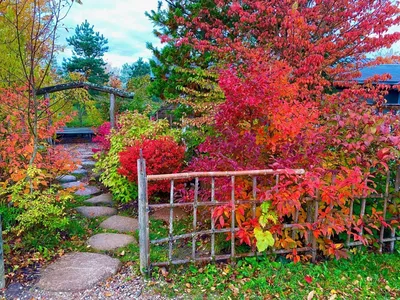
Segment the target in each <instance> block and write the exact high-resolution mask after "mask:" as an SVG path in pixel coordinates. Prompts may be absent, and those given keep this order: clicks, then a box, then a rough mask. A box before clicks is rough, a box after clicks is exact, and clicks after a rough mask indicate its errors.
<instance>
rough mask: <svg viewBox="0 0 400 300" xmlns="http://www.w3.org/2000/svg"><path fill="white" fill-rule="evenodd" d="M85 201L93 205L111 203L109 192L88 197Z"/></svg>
mask: <svg viewBox="0 0 400 300" xmlns="http://www.w3.org/2000/svg"><path fill="white" fill-rule="evenodd" d="M84 202H85V203H88V204H93V205H97V204H110V205H111V204H113V202H112V195H111V194H110V193H107V194H102V195H99V196H96V197H93V198H90V199H88V200H85V201H84Z"/></svg>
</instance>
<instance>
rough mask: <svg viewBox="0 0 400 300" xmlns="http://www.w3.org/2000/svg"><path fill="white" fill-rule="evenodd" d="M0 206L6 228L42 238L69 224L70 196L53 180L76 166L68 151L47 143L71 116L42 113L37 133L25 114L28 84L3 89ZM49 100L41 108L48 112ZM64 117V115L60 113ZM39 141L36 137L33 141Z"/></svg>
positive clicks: (12, 231) (0, 142) (0, 126)
mask: <svg viewBox="0 0 400 300" xmlns="http://www.w3.org/2000/svg"><path fill="white" fill-rule="evenodd" d="M0 102H1V103H2V104H4V105H3V106H2V110H1V112H0V185H1V189H0V207H1V210H4V209H5V208H6V209H7V211H5V212H4V213H3V217H4V223H3V224H4V226H5V227H4V228H5V230H6V231H7V232H8V233H10V234H11V235H13V236H15V235H14V234H18V235H23V237H25V236H26V234H28V233H29V235H30V236H31V237H32V238H38V235H37V233H38V231H40V230H42V229H49V230H54V229H60V228H63V227H64V226H65V225H66V222H67V220H66V219H65V217H64V203H65V201H67V200H68V199H69V194H68V193H67V192H65V191H59V190H58V188H57V186H52V183H54V182H55V178H56V177H57V176H59V175H62V174H66V173H68V172H70V171H72V170H73V169H74V168H75V164H74V162H73V161H72V159H71V156H70V154H69V153H68V152H67V151H66V150H65V149H64V148H63V147H61V146H50V145H49V144H48V142H47V140H48V139H49V138H52V137H53V136H54V135H55V133H56V130H57V128H60V127H62V126H64V125H65V122H67V121H68V120H69V117H68V116H65V115H64V117H63V118H61V117H60V119H55V120H53V123H52V125H51V126H49V119H50V115H49V116H48V118H46V117H42V118H40V119H39V120H38V122H37V128H36V129H37V130H36V132H37V137H36V138H35V136H34V134H33V132H32V128H31V126H32V124H30V123H29V120H28V118H27V115H26V111H27V110H28V109H29V101H28V97H27V91H26V89H25V88H20V89H17V91H12V90H0ZM48 104H49V103H48V102H47V101H43V103H41V104H40V105H39V106H38V111H39V112H40V113H42V114H43V116H46V113H49V111H48V110H47V107H48ZM60 115H62V113H60ZM35 139H36V141H35Z"/></svg>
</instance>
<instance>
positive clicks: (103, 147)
mask: <svg viewBox="0 0 400 300" xmlns="http://www.w3.org/2000/svg"><path fill="white" fill-rule="evenodd" d="M110 132H111V123H110V122H104V123H103V124H101V125H100V126H99V127H98V128H97V129H96V131H95V133H96V136H95V137H94V138H93V140H92V141H93V142H94V143H96V144H97V145H98V147H99V148H95V149H93V152H95V153H96V152H99V151H106V152H107V151H108V150H110V138H109V135H110Z"/></svg>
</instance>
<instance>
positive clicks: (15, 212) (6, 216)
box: [0, 203, 22, 232]
mask: <svg viewBox="0 0 400 300" xmlns="http://www.w3.org/2000/svg"><path fill="white" fill-rule="evenodd" d="M21 212H22V211H21V209H19V208H18V207H14V206H9V205H8V204H3V203H2V204H0V215H1V223H2V224H1V225H2V229H3V231H6V232H8V231H10V230H11V229H12V228H13V227H14V226H15V225H16V223H17V217H18V216H19V215H20V214H21Z"/></svg>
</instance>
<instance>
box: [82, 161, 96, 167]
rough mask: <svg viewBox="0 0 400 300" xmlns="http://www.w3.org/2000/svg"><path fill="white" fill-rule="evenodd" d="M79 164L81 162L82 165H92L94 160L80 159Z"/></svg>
mask: <svg viewBox="0 0 400 300" xmlns="http://www.w3.org/2000/svg"><path fill="white" fill-rule="evenodd" d="M81 164H82V166H83V167H86V168H87V167H94V165H95V164H96V162H95V161H93V160H82V162H81Z"/></svg>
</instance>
